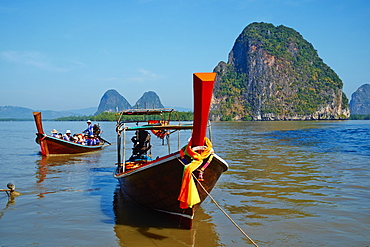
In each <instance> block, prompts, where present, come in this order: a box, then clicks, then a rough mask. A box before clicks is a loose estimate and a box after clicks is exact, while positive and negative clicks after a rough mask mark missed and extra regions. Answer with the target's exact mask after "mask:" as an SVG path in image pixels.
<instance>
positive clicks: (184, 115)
mask: <svg viewBox="0 0 370 247" xmlns="http://www.w3.org/2000/svg"><path fill="white" fill-rule="evenodd" d="M176 113H177V116H178V119H179V120H180V121H192V120H193V112H176ZM116 114H117V113H116V112H103V113H100V114H99V115H97V116H80V117H77V116H70V117H61V118H56V119H55V121H87V120H89V119H90V120H91V121H95V122H96V121H101V122H102V121H116ZM172 114H173V113H172ZM167 118H168V114H164V119H167ZM151 119H153V118H151ZM171 119H172V120H176V119H177V117H176V116H172V118H171ZM122 120H124V121H145V120H146V117H145V116H123V118H122ZM157 120H161V119H160V118H159V117H158V119H157Z"/></svg>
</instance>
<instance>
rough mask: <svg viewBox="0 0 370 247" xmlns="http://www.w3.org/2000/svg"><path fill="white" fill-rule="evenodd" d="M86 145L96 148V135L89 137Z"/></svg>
mask: <svg viewBox="0 0 370 247" xmlns="http://www.w3.org/2000/svg"><path fill="white" fill-rule="evenodd" d="M85 145H86V146H95V145H96V144H95V137H94V135H90V136H88V137H87V139H86V142H85Z"/></svg>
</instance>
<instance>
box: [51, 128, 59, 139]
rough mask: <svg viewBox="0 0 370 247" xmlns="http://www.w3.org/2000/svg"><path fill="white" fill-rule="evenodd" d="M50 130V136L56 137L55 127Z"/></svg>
mask: <svg viewBox="0 0 370 247" xmlns="http://www.w3.org/2000/svg"><path fill="white" fill-rule="evenodd" d="M50 132H51V134H52V135H51V136H52V137H56V138H58V131H57V130H56V129H53V130H52V131H50Z"/></svg>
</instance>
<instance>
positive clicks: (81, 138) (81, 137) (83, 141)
mask: <svg viewBox="0 0 370 247" xmlns="http://www.w3.org/2000/svg"><path fill="white" fill-rule="evenodd" d="M77 137H78V141H77V143H78V144H81V145H84V144H85V138H84V136H83V135H82V134H78V135H77Z"/></svg>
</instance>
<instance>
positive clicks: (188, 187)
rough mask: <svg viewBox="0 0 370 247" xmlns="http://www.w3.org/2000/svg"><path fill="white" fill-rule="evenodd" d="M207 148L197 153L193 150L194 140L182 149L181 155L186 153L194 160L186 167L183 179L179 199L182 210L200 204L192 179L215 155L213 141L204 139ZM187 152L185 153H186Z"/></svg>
mask: <svg viewBox="0 0 370 247" xmlns="http://www.w3.org/2000/svg"><path fill="white" fill-rule="evenodd" d="M204 142H205V146H206V148H205V149H204V150H202V152H201V153H197V152H196V151H194V150H193V149H192V148H191V144H192V140H190V141H189V143H188V145H186V146H185V147H184V148H182V149H181V151H180V152H181V154H184V152H185V153H186V154H187V155H189V156H190V157H191V158H192V161H191V163H189V164H188V165H185V167H184V174H183V177H182V184H181V189H180V194H179V197H178V198H177V199H178V200H179V201H180V208H183V209H186V208H192V207H193V206H194V205H195V204H197V203H199V202H200V197H199V193H198V190H197V187H196V185H195V182H194V179H192V173H193V171H195V169H197V168H198V167H199V166H200V165H201V164H202V163H203V160H204V159H206V158H207V157H208V156H209V155H211V154H212V153H213V149H212V143H211V141H210V140H209V139H208V138H207V137H205V138H204ZM184 150H185V151H184Z"/></svg>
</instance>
